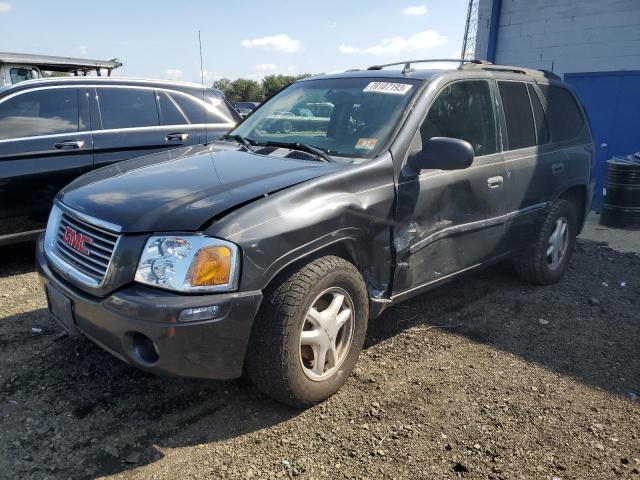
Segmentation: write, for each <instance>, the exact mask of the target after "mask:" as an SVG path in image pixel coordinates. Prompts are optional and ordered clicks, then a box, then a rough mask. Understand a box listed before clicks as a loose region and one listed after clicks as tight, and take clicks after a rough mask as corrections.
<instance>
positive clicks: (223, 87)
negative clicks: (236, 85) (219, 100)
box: [213, 78, 231, 99]
mask: <svg viewBox="0 0 640 480" xmlns="http://www.w3.org/2000/svg"><path fill="white" fill-rule="evenodd" d="M213 88H215V89H217V90H220V91H221V92H222V93H224V96H225V97H227V99H228V98H229V94H230V93H231V80H229V79H228V78H221V79H220V80H216V81H215V82H213Z"/></svg>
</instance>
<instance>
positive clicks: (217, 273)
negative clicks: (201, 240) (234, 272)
mask: <svg viewBox="0 0 640 480" xmlns="http://www.w3.org/2000/svg"><path fill="white" fill-rule="evenodd" d="M231 255H232V254H231V250H230V249H229V248H228V247H223V246H216V247H204V248H201V249H200V251H199V252H198V253H197V254H196V258H195V259H194V261H193V263H192V264H191V268H190V271H189V275H187V277H188V278H190V279H191V285H192V286H194V287H208V286H212V285H225V284H227V283H229V277H230V275H231Z"/></svg>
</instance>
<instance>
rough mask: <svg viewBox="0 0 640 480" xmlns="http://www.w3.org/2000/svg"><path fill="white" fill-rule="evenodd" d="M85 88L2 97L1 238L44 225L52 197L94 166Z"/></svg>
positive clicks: (51, 89)
mask: <svg viewBox="0 0 640 480" xmlns="http://www.w3.org/2000/svg"><path fill="white" fill-rule="evenodd" d="M88 116H89V114H88V103H87V96H86V89H84V88H80V87H46V88H38V89H34V90H26V91H22V92H18V93H15V94H13V95H9V96H7V97H6V98H4V99H0V243H7V242H8V241H10V240H11V238H17V239H18V237H20V236H23V235H25V234H26V233H27V232H31V233H35V232H36V231H37V230H39V229H42V228H44V226H45V224H46V221H47V217H48V215H49V210H50V209H51V203H52V200H53V197H54V196H55V195H56V193H57V192H58V190H60V189H61V188H62V187H64V186H65V185H66V184H68V183H69V182H71V181H72V180H73V179H74V178H76V177H78V176H79V175H81V174H83V173H85V172H87V171H89V170H90V169H91V168H92V163H93V152H92V140H91V132H90V131H89V125H88V123H89V122H88Z"/></svg>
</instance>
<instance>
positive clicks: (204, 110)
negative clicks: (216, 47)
mask: <svg viewBox="0 0 640 480" xmlns="http://www.w3.org/2000/svg"><path fill="white" fill-rule="evenodd" d="M198 45H199V46H200V81H201V82H202V113H203V115H204V144H205V145H206V144H207V143H209V132H208V131H207V100H206V97H205V90H206V89H207V87H205V85H204V67H203V64H202V37H201V36H200V30H198Z"/></svg>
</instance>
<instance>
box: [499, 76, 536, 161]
mask: <svg viewBox="0 0 640 480" xmlns="http://www.w3.org/2000/svg"><path fill="white" fill-rule="evenodd" d="M498 88H499V90H500V98H501V99H502V108H503V109H504V116H505V120H506V122H507V136H508V137H509V149H510V150H517V149H519V148H526V147H532V146H534V145H535V144H536V130H535V125H534V123H533V112H532V111H531V103H530V101H529V94H528V93H527V86H526V85H525V84H524V83H522V82H498Z"/></svg>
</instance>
